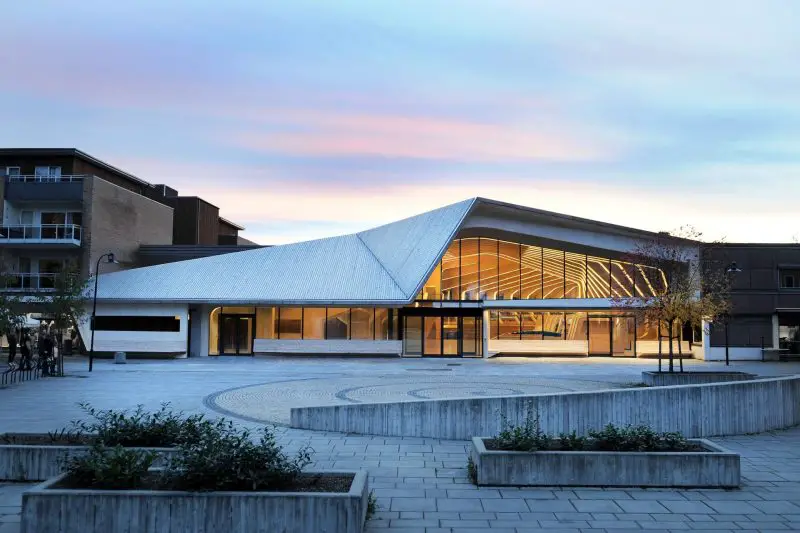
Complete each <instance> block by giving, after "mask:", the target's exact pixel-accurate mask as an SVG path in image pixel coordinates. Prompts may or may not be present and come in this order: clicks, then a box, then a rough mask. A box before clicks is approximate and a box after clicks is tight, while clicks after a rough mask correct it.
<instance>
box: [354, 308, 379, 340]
mask: <svg viewBox="0 0 800 533" xmlns="http://www.w3.org/2000/svg"><path fill="white" fill-rule="evenodd" d="M374 319H375V309H373V308H371V307H367V308H363V307H354V308H353V309H352V310H351V314H350V338H351V339H359V340H367V339H369V340H372V339H373V338H374V335H375V323H374Z"/></svg>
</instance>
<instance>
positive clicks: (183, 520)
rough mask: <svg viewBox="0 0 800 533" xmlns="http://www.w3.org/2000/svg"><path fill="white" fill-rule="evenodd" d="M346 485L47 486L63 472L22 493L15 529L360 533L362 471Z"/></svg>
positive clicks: (47, 532)
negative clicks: (250, 488) (328, 488)
mask: <svg viewBox="0 0 800 533" xmlns="http://www.w3.org/2000/svg"><path fill="white" fill-rule="evenodd" d="M309 474H318V475H342V474H348V475H352V474H355V477H354V478H353V483H352V485H351V486H350V491H349V492H342V493H333V492H180V491H152V490H120V491H111V490H90V489H54V488H51V487H52V486H53V485H56V484H57V483H58V482H59V481H61V480H62V479H63V475H61V476H58V477H56V478H54V479H51V480H48V481H46V482H44V483H42V484H40V485H38V486H36V487H34V488H32V489H31V490H28V491H26V492H25V493H24V494H23V495H22V519H21V521H22V524H21V526H22V527H21V532H22V533H107V532H110V531H113V532H114V533H195V532H209V533H211V532H217V531H220V532H222V531H224V532H226V533H249V532H254V531H264V532H267V531H269V532H272V531H275V532H281V533H308V532H312V531H313V532H314V533H361V531H362V530H363V528H364V522H365V520H366V513H367V501H368V499H369V489H368V486H367V474H366V472H320V473H309Z"/></svg>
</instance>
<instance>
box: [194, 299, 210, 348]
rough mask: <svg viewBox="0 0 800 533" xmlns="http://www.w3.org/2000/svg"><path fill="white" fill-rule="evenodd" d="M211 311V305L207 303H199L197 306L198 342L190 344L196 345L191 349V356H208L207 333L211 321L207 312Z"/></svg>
mask: <svg viewBox="0 0 800 533" xmlns="http://www.w3.org/2000/svg"><path fill="white" fill-rule="evenodd" d="M210 313H211V306H209V305H201V306H198V308H197V322H198V323H199V327H198V328H197V329H198V337H199V339H198V342H197V344H196V345H195V344H192V346H197V348H196V349H194V348H193V349H192V352H194V353H193V354H192V356H193V357H194V356H197V357H208V333H209V329H208V328H209V324H210V322H211V319H210V316H209V314H210Z"/></svg>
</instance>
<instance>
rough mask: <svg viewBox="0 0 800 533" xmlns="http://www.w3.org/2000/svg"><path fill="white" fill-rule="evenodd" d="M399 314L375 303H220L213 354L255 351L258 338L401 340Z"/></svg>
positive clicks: (212, 329)
mask: <svg viewBox="0 0 800 533" xmlns="http://www.w3.org/2000/svg"><path fill="white" fill-rule="evenodd" d="M397 317H398V312H397V310H396V309H386V308H373V307H354V308H349V307H217V308H215V309H214V310H212V311H211V313H210V315H209V330H208V348H209V354H210V355H219V354H220V353H223V354H228V353H236V354H245V353H247V354H251V353H252V348H253V347H252V342H253V340H255V339H265V340H271V339H290V340H329V339H339V340H379V341H380V340H397V339H398V338H399V330H398V327H397Z"/></svg>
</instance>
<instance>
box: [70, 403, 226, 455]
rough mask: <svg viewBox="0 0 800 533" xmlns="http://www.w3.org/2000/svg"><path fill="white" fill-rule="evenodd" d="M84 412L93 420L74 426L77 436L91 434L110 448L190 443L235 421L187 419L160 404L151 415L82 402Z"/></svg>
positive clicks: (79, 422) (189, 417) (142, 411)
mask: <svg viewBox="0 0 800 533" xmlns="http://www.w3.org/2000/svg"><path fill="white" fill-rule="evenodd" d="M80 407H81V409H83V411H84V412H85V413H86V414H88V415H89V417H90V418H91V419H90V420H89V421H88V422H81V421H75V422H73V423H72V426H73V427H72V431H73V432H74V433H79V434H84V435H92V436H94V437H95V438H96V439H97V440H99V441H102V442H104V443H105V444H107V445H109V446H116V445H120V446H125V447H140V448H157V447H169V446H176V445H178V444H180V443H182V442H191V441H194V440H197V439H199V438H200V436H201V435H202V434H203V433H204V432H207V431H208V430H210V429H212V428H213V429H216V430H226V429H228V430H229V429H231V428H232V422H229V421H226V420H224V419H220V420H216V421H211V420H207V419H206V418H205V416H204V415H191V416H186V415H184V413H183V412H180V411H178V412H176V411H173V410H172V409H170V405H169V403H163V404H161V408H160V409H158V410H157V411H152V412H148V411H145V410H144V407H143V406H142V405H139V406H137V408H136V409H135V410H134V411H132V412H129V411H125V410H113V409H107V410H102V409H95V408H93V407H92V406H90V405H89V404H86V403H81V404H80Z"/></svg>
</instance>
